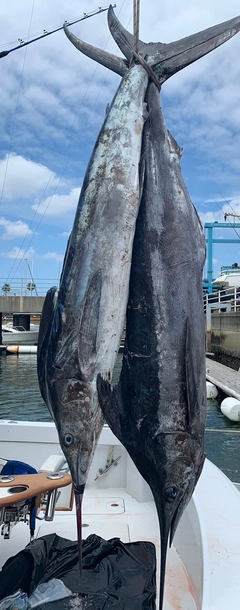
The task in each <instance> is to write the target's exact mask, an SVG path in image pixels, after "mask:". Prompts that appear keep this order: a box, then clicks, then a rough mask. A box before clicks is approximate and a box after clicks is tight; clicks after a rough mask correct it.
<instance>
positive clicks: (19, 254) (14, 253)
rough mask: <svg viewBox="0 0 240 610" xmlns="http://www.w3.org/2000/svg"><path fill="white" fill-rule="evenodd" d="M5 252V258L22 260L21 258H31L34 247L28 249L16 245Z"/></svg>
mask: <svg viewBox="0 0 240 610" xmlns="http://www.w3.org/2000/svg"><path fill="white" fill-rule="evenodd" d="M5 254H6V256H7V258H15V259H18V260H23V259H27V260H31V259H33V257H34V254H35V250H34V248H28V250H22V249H21V248H18V247H17V246H15V247H14V248H12V250H11V251H10V252H6V253H5Z"/></svg>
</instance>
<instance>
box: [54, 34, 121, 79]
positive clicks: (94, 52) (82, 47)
mask: <svg viewBox="0 0 240 610" xmlns="http://www.w3.org/2000/svg"><path fill="white" fill-rule="evenodd" d="M63 29H64V32H65V34H66V36H67V38H68V40H70V42H71V43H72V44H73V45H74V46H75V47H76V48H77V49H78V50H79V51H81V53H83V54H84V55H87V57H90V59H93V60H94V61H97V62H98V63H99V64H101V65H102V66H105V67H106V68H108V69H109V70H112V72H116V73H117V74H119V75H120V76H124V74H126V72H127V70H128V66H127V65H126V63H125V60H124V59H122V58H121V57H117V55H113V54H112V53H108V52H107V51H102V50H101V49H98V48H97V47H94V46H93V45H91V44H88V43H87V42H84V41H83V40H80V38H77V36H75V35H74V34H73V33H72V32H70V30H69V29H68V27H67V26H66V24H64V25H63Z"/></svg>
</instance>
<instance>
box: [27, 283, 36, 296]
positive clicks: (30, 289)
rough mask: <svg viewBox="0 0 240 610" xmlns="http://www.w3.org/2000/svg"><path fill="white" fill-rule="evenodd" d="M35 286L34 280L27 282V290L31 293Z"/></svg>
mask: <svg viewBox="0 0 240 610" xmlns="http://www.w3.org/2000/svg"><path fill="white" fill-rule="evenodd" d="M35 288H36V284H34V282H28V284H27V290H29V292H31V294H32V292H33V290H35Z"/></svg>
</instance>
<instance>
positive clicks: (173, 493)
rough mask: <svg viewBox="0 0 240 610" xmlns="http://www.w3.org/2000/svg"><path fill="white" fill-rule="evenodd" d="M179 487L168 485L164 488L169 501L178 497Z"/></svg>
mask: <svg viewBox="0 0 240 610" xmlns="http://www.w3.org/2000/svg"><path fill="white" fill-rule="evenodd" d="M177 492H178V490H177V487H166V489H165V490H164V495H165V498H166V500H168V502H172V501H173V500H175V498H176V497H177Z"/></svg>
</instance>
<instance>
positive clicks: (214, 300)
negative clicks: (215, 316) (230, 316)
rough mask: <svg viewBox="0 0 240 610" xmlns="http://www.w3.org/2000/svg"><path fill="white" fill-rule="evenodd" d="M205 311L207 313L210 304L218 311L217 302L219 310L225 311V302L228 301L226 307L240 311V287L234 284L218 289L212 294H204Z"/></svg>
mask: <svg viewBox="0 0 240 610" xmlns="http://www.w3.org/2000/svg"><path fill="white" fill-rule="evenodd" d="M203 302H204V312H205V313H206V311H207V308H208V306H210V305H211V306H212V309H213V308H214V309H215V311H217V309H218V307H217V304H218V303H219V310H220V309H221V311H223V309H224V304H225V303H226V309H228V310H229V309H230V310H231V311H240V288H239V287H237V286H232V287H229V288H227V287H226V288H224V289H223V290H218V291H217V292H213V293H212V294H205V295H204V296H203Z"/></svg>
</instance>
